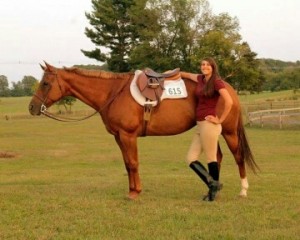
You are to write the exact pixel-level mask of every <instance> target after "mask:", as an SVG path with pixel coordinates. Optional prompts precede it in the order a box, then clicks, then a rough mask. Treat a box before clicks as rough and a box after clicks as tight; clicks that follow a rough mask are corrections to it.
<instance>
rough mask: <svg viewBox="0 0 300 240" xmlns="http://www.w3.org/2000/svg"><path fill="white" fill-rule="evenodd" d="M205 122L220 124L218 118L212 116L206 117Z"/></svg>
mask: <svg viewBox="0 0 300 240" xmlns="http://www.w3.org/2000/svg"><path fill="white" fill-rule="evenodd" d="M205 120H206V121H209V122H211V123H214V124H221V121H220V119H219V118H218V117H215V116H213V115H208V116H206V117H205Z"/></svg>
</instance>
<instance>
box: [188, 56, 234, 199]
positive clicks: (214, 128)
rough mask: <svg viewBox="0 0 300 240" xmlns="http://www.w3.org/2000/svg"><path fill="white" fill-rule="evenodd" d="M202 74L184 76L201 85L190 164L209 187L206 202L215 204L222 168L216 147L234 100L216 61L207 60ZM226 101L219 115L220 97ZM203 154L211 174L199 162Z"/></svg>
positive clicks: (201, 66)
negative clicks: (223, 123) (217, 106)
mask: <svg viewBox="0 0 300 240" xmlns="http://www.w3.org/2000/svg"><path fill="white" fill-rule="evenodd" d="M200 69H201V73H202V74H191V73H185V72H182V77H184V78H185V77H186V78H190V79H193V80H194V81H197V82H198V86H197V88H196V96H197V98H198V103H197V108H196V120H197V127H196V132H195V135H194V137H193V140H192V143H191V146H190V149H189V151H188V154H187V161H188V163H189V166H190V167H191V169H193V170H194V171H195V173H196V174H197V175H198V176H199V177H200V178H201V179H202V181H203V182H204V183H205V184H206V185H207V186H208V189H209V191H208V194H207V195H206V196H205V197H204V198H203V200H204V201H214V200H215V197H216V194H217V192H218V191H219V190H220V188H221V185H220V184H219V168H218V163H217V147H218V139H219V135H220V134H221V131H222V126H221V123H222V122H223V121H224V120H225V119H226V117H227V115H228V113H229V112H230V109H231V106H232V99H231V96H230V95H229V93H228V91H227V90H226V88H225V84H224V82H223V81H222V80H221V78H220V75H219V73H218V67H217V64H216V62H215V61H214V59H213V58H204V59H203V60H202V61H201V65H200ZM220 97H221V98H223V99H224V102H225V105H224V109H223V112H222V114H221V116H219V117H218V116H217V115H216V105H217V102H218V100H219V98H220ZM202 152H204V154H205V158H206V161H207V164H208V171H207V170H206V168H205V167H204V166H203V165H202V164H201V163H200V162H199V161H198V157H199V155H200V154H201V153H202Z"/></svg>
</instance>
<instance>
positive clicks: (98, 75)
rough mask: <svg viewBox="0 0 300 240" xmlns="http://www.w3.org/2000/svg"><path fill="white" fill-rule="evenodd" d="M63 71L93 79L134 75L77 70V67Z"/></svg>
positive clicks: (129, 73)
mask: <svg viewBox="0 0 300 240" xmlns="http://www.w3.org/2000/svg"><path fill="white" fill-rule="evenodd" d="M64 70H66V71H68V72H72V73H76V74H78V75H81V76H85V77H95V78H105V79H112V78H124V77H128V76H129V75H133V74H134V73H131V72H127V73H113V72H107V71H103V70H88V69H83V68H77V67H70V68H67V67H64Z"/></svg>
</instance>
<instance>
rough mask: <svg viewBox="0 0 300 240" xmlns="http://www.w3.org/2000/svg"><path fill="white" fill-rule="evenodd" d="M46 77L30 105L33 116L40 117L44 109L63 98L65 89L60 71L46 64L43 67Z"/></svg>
mask: <svg viewBox="0 0 300 240" xmlns="http://www.w3.org/2000/svg"><path fill="white" fill-rule="evenodd" d="M40 66H41V67H42V69H43V70H44V75H43V78H42V80H41V81H40V84H39V86H38V89H37V91H36V92H35V94H34V96H33V97H32V99H31V101H30V103H29V112H30V113H31V114H32V115H40V114H41V113H42V111H43V109H46V108H48V107H50V106H51V105H52V104H53V103H55V102H57V101H58V100H60V99H61V98H62V97H63V88H62V85H61V83H60V82H61V80H60V76H59V74H58V69H57V68H55V67H53V66H51V65H49V64H48V63H46V62H45V66H42V65H40Z"/></svg>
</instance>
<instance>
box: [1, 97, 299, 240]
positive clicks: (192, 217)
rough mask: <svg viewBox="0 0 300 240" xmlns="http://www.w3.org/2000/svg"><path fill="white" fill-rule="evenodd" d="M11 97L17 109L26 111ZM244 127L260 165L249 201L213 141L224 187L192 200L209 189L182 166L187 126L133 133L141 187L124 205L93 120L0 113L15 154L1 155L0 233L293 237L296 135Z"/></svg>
mask: <svg viewBox="0 0 300 240" xmlns="http://www.w3.org/2000/svg"><path fill="white" fill-rule="evenodd" d="M2 100H3V99H1V103H3V102H4V100H3V101H2ZM16 100H17V101H18V103H17V104H15V103H14V104H13V102H14V101H12V103H11V104H12V105H11V106H14V110H15V111H16V112H19V111H21V110H18V109H19V107H20V105H22V104H23V105H24V106H26V108H27V104H28V102H27V103H24V99H23V100H22V101H20V99H16ZM1 107H2V106H1ZM2 110H3V109H1V111H2ZM12 110H13V109H12V108H11V111H12ZM23 114H24V115H26V111H25V112H24V113H23ZM246 130H247V133H248V137H249V141H250V143H251V146H252V150H253V152H254V155H255V157H256V161H257V163H258V164H259V166H260V167H261V169H262V172H261V173H260V174H259V175H258V176H256V175H254V174H252V173H249V174H248V178H249V183H250V188H249V192H248V198H246V199H241V198H239V197H238V196H237V195H238V193H239V191H240V181H239V175H238V170H237V167H236V164H235V162H234V160H233V157H232V155H231V154H230V153H229V151H228V149H227V147H226V146H225V144H224V141H223V140H221V145H222V149H223V152H224V161H223V164H222V172H221V181H222V182H223V183H224V188H223V190H222V191H221V194H220V196H219V197H218V199H217V201H215V202H212V203H207V202H203V201H201V200H200V198H201V196H202V195H203V194H205V193H206V191H207V190H206V189H205V187H204V185H203V184H202V183H201V182H200V181H199V180H198V178H197V177H196V176H195V174H194V173H193V172H192V171H191V170H190V169H189V168H188V166H187V164H186V163H185V155H186V152H187V149H188V147H189V144H190V141H191V138H192V134H193V132H192V130H191V131H189V132H186V133H184V134H181V135H178V136H172V137H146V138H141V139H139V153H140V176H141V180H142V185H143V192H142V193H141V196H140V197H139V198H138V199H137V200H136V201H129V200H128V199H127V198H126V196H127V190H128V180H127V175H126V171H125V167H124V164H123V161H122V159H121V153H120V151H119V149H118V147H117V145H116V144H115V142H114V139H113V137H112V136H111V135H109V134H108V133H107V132H106V131H105V128H104V126H103V124H102V122H101V120H100V118H99V117H93V118H91V119H89V120H86V121H84V122H79V123H71V124H66V123H60V122H56V121H53V120H49V119H45V118H43V117H35V118H29V119H27V118H16V119H15V118H12V119H10V120H8V121H7V120H4V119H3V118H1V119H0V152H2V153H3V152H5V153H10V154H11V156H14V157H10V158H0V213H1V214H0V239H3V240H10V239H11V240H17V239H22V240H23V239H34V240H35V239H55V240H58V239H61V240H65V239H78V240H79V239H80V240H81V239H82V240H83V239H91V240H92V239H95V240H96V239H97V240H98V239H101V240H102V239H104V240H106V239H122V240H123V239H132V240H135V239H136V240H140V239H145V240H147V239H155V240H157V239H172V240H173V239H178V240H185V239H192V240H196V239H272V240H273V239H297V238H298V237H299V220H300V219H299V216H300V215H299V214H300V208H299V201H298V200H299V198H300V191H299V190H300V189H299V185H300V177H299V159H300V158H299V156H300V148H299V139H300V132H299V131H291V130H270V129H260V128H247V129H246Z"/></svg>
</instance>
